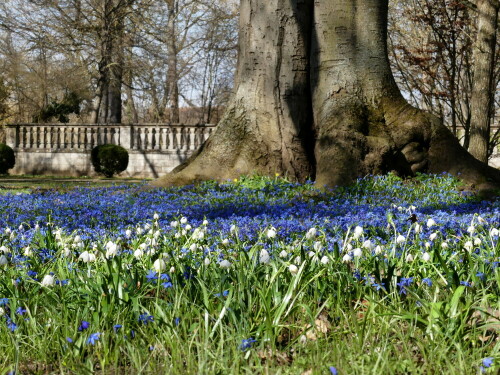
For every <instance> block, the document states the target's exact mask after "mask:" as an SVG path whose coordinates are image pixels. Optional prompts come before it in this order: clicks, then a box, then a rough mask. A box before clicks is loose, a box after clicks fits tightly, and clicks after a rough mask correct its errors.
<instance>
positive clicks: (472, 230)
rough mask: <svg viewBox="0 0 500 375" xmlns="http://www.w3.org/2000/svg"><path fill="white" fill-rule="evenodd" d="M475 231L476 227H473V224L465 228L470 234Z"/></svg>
mask: <svg viewBox="0 0 500 375" xmlns="http://www.w3.org/2000/svg"><path fill="white" fill-rule="evenodd" d="M475 231H476V228H475V227H474V225H471V226H469V227H468V228H467V232H469V233H470V234H472V233H474V232H475Z"/></svg>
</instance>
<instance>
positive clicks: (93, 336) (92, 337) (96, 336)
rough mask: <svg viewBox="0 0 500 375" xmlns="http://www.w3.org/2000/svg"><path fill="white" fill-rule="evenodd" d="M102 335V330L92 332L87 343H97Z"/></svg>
mask: <svg viewBox="0 0 500 375" xmlns="http://www.w3.org/2000/svg"><path fill="white" fill-rule="evenodd" d="M100 336H101V333H100V332H96V333H92V334H91V335H90V336H89V338H88V339H87V344H91V345H95V343H96V342H97V341H98V340H99V337H100Z"/></svg>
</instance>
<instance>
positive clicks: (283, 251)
mask: <svg viewBox="0 0 500 375" xmlns="http://www.w3.org/2000/svg"><path fill="white" fill-rule="evenodd" d="M279 256H280V258H286V257H287V256H288V253H287V252H286V250H281V252H280V254H279Z"/></svg>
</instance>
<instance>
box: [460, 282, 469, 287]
mask: <svg viewBox="0 0 500 375" xmlns="http://www.w3.org/2000/svg"><path fill="white" fill-rule="evenodd" d="M460 285H464V286H466V287H471V286H472V284H471V283H470V282H469V281H460Z"/></svg>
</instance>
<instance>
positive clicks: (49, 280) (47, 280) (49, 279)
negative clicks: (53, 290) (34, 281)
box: [41, 275, 55, 286]
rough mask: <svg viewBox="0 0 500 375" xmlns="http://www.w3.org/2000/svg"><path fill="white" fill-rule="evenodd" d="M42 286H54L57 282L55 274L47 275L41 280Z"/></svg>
mask: <svg viewBox="0 0 500 375" xmlns="http://www.w3.org/2000/svg"><path fill="white" fill-rule="evenodd" d="M41 284H42V286H53V285H54V284H55V280H54V276H52V275H45V276H44V277H43V279H42V282H41Z"/></svg>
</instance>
